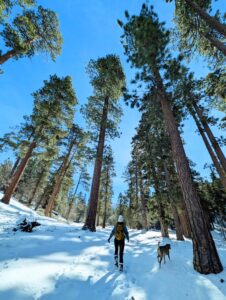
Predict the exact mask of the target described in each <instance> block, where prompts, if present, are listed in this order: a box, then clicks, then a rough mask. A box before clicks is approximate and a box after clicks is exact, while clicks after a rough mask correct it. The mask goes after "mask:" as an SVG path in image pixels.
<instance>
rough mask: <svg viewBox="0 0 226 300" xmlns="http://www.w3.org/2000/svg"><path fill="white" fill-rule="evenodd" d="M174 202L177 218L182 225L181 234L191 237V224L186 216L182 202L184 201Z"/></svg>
mask: <svg viewBox="0 0 226 300" xmlns="http://www.w3.org/2000/svg"><path fill="white" fill-rule="evenodd" d="M182 201H183V200H182ZM182 201H180V202H176V203H175V205H176V210H177V213H178V216H179V220H180V223H181V226H182V231H183V235H184V236H185V237H186V238H188V239H191V226H190V223H189V218H188V214H187V211H186V207H185V204H184V201H183V202H182Z"/></svg>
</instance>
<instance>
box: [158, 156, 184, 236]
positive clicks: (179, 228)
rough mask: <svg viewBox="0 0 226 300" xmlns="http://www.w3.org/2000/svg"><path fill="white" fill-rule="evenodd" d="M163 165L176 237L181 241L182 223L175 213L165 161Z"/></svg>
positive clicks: (171, 187) (171, 188)
mask: <svg viewBox="0 0 226 300" xmlns="http://www.w3.org/2000/svg"><path fill="white" fill-rule="evenodd" d="M163 165H164V172H165V178H166V186H167V192H168V197H169V202H170V205H171V209H172V214H173V219H174V223H175V228H176V237H177V240H178V241H183V240H184V237H183V229H182V225H181V222H180V219H179V216H178V213H177V209H176V205H175V202H174V199H173V197H172V191H173V186H172V182H171V179H170V174H169V171H168V168H167V166H166V162H165V161H163Z"/></svg>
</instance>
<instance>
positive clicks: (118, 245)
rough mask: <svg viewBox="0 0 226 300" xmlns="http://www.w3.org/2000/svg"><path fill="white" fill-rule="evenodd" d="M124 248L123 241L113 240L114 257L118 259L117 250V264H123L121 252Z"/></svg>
mask: <svg viewBox="0 0 226 300" xmlns="http://www.w3.org/2000/svg"><path fill="white" fill-rule="evenodd" d="M124 246H125V239H123V240H120V241H119V240H116V239H115V256H117V257H118V249H119V263H120V264H123V252H124Z"/></svg>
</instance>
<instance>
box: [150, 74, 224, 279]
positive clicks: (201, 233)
mask: <svg viewBox="0 0 226 300" xmlns="http://www.w3.org/2000/svg"><path fill="white" fill-rule="evenodd" d="M153 71H154V76H155V81H156V84H157V89H158V91H157V93H158V96H159V99H160V103H161V107H162V111H163V116H164V121H165V124H166V128H167V131H168V134H169V138H170V142H171V146H172V153H173V157H174V161H175V163H176V167H177V172H178V175H179V182H180V185H181V190H182V193H183V198H184V200H185V204H186V208H187V212H188V216H189V223H190V224H191V229H192V241H193V253H194V258H193V265H194V269H195V270H196V271H198V272H200V273H202V274H209V273H215V274H216V273H219V272H221V271H222V270H223V267H222V264H221V262H220V259H219V256H218V253H217V250H216V246H215V243H214V241H213V238H212V236H211V233H210V231H209V229H208V226H207V224H206V221H205V218H204V215H203V210H202V207H201V204H200V199H199V196H198V193H197V191H196V189H195V187H194V184H193V181H192V176H191V171H190V167H189V163H188V160H187V157H186V154H185V151H184V147H183V143H182V140H181V137H180V133H179V130H178V127H177V124H176V121H175V118H174V116H173V113H172V109H171V107H170V104H169V102H168V99H167V94H166V92H165V90H164V87H163V83H162V79H161V77H160V74H159V71H158V70H157V69H155V70H153Z"/></svg>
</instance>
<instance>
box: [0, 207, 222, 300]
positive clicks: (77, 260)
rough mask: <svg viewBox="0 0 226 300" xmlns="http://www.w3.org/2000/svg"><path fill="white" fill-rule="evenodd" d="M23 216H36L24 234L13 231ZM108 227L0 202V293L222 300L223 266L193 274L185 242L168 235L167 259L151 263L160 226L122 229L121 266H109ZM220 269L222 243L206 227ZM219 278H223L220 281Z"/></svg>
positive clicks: (9, 299) (8, 298) (9, 296)
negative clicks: (125, 236) (125, 234)
mask: <svg viewBox="0 0 226 300" xmlns="http://www.w3.org/2000/svg"><path fill="white" fill-rule="evenodd" d="M25 215H27V216H29V218H33V219H35V220H37V221H38V222H40V223H41V224H42V226H40V227H36V228H35V229H34V231H33V232H32V233H26V232H19V231H17V232H13V231H12V228H13V227H14V226H15V224H16V223H17V222H18V220H21V219H22V218H23V217H24V216H25ZM110 231H111V228H107V229H105V230H102V229H101V228H100V229H99V228H98V231H97V232H96V233H91V232H85V231H82V230H81V226H80V225H76V224H75V225H73V224H71V225H68V224H66V223H60V222H59V221H56V220H53V219H50V218H45V217H42V216H39V215H37V214H36V213H34V212H33V211H32V210H30V209H28V208H26V207H25V206H23V205H21V204H19V203H18V202H17V201H11V204H10V205H9V206H7V205H4V204H2V203H0V299H1V300H31V299H40V300H76V299H79V300H90V299H92V300H107V299H118V300H124V299H127V300H132V299H135V300H168V299H170V300H177V299H178V300H183V299H187V300H223V299H224V300H225V299H226V276H225V275H226V271H223V272H222V273H220V274H217V275H201V274H199V273H197V272H195V271H194V270H193V267H192V245H191V242H190V241H189V240H187V241H185V242H178V241H176V239H175V234H171V235H170V243H171V247H172V249H171V261H168V259H167V261H166V264H163V265H162V268H161V269H159V266H158V263H157V259H156V249H157V243H158V241H161V240H162V239H161V237H160V233H159V232H157V231H149V232H146V233H142V232H141V231H137V230H130V231H129V233H130V242H129V243H127V244H126V247H125V255H124V260H125V271H124V272H123V273H119V271H118V270H115V267H114V265H113V251H114V249H113V239H112V241H111V244H108V242H107V239H108V236H109V233H110ZM214 238H215V242H216V245H217V249H218V252H219V254H220V258H221V261H222V263H223V265H224V268H226V255H225V254H226V245H225V243H224V242H223V241H222V238H221V237H220V236H219V235H218V233H214ZM221 279H224V280H225V282H220V280H221Z"/></svg>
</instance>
